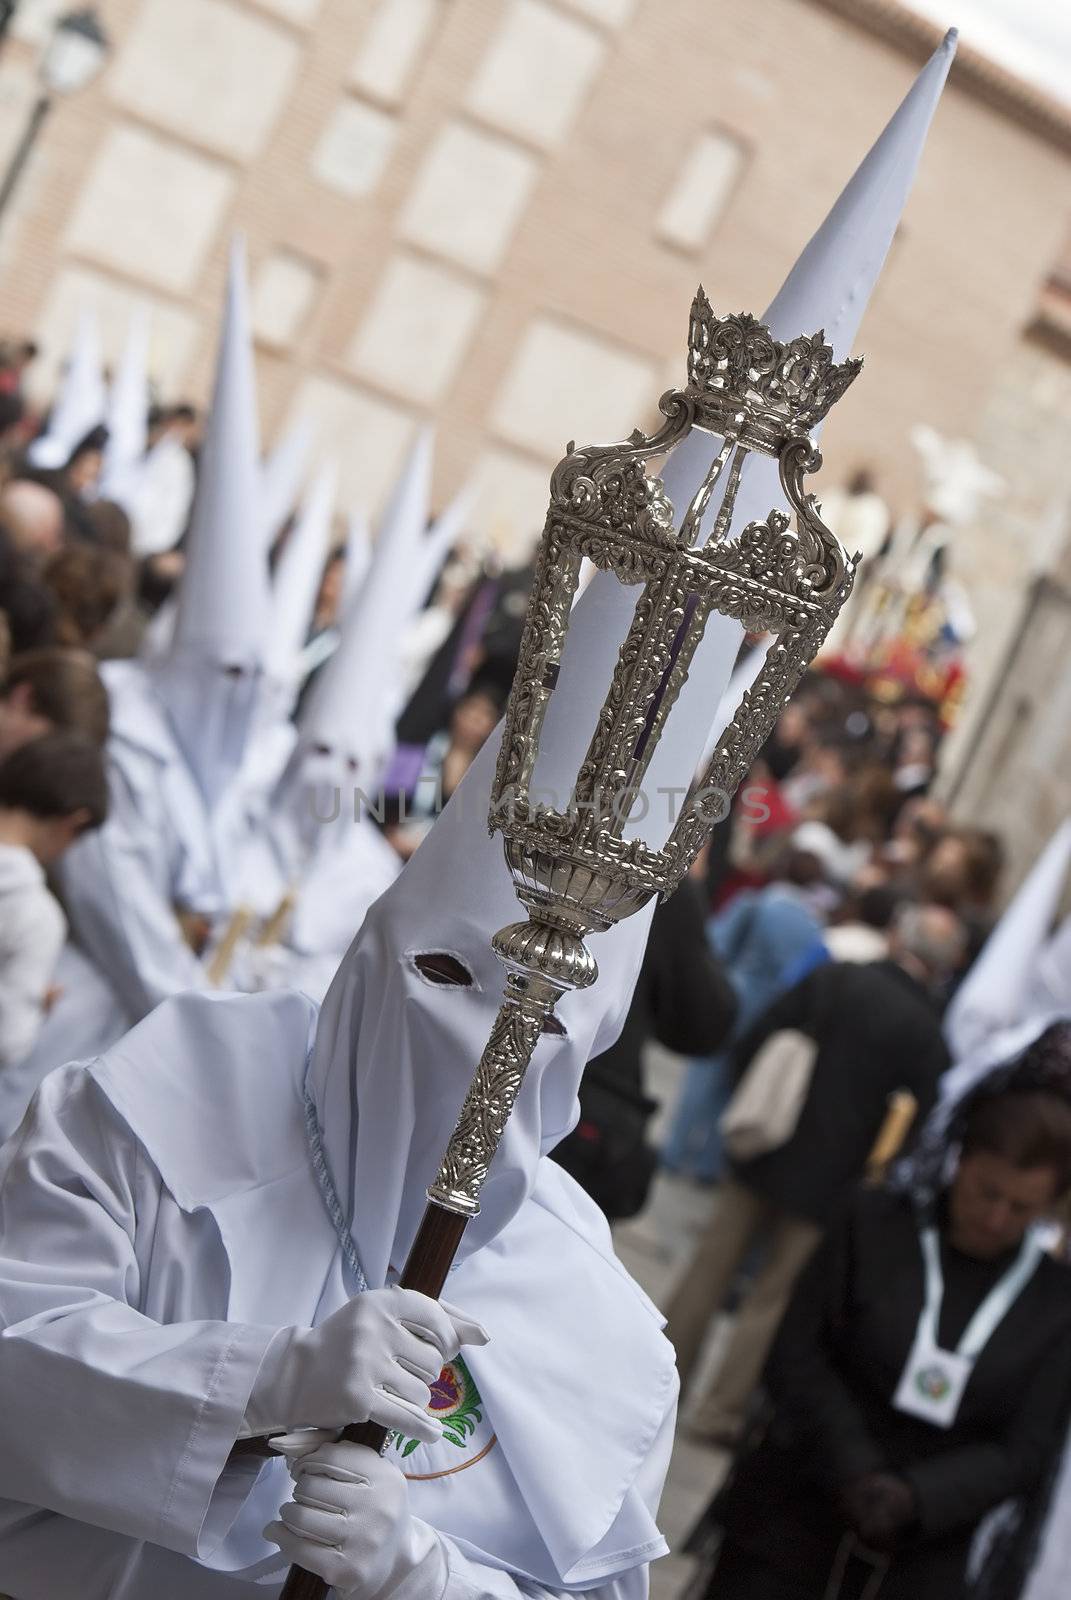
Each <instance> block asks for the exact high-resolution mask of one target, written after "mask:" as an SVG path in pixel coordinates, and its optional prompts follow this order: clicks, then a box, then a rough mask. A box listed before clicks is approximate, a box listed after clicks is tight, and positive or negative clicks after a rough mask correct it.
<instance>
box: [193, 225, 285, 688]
mask: <svg viewBox="0 0 1071 1600" xmlns="http://www.w3.org/2000/svg"><path fill="white" fill-rule="evenodd" d="M257 432H258V429H257V403H256V381H255V376H254V369H253V346H252V340H251V337H250V325H249V306H248V290H247V286H246V269H245V249H244V247H243V245H242V244H241V243H240V242H238V241H236V242H235V244H234V246H233V249H232V251H231V262H230V273H229V276H228V280H227V299H226V306H225V309H224V313H223V327H222V330H221V332H220V343H219V355H218V358H217V363H216V379H215V387H214V389H213V392H212V408H211V411H210V412H209V416H208V421H207V423H206V426H205V436H204V443H203V445H202V447H201V459H200V470H199V472H198V478H197V494H196V497H195V499H194V503H193V518H192V521H191V523H190V534H189V538H188V540H187V545H186V570H185V572H184V573H183V578H182V586H181V590H180V593H179V608H178V617H177V619H176V622H175V645H176V647H179V646H183V647H185V648H187V649H191V650H194V651H196V652H197V653H198V654H199V655H201V656H203V657H205V658H207V659H210V660H212V661H215V662H224V663H228V664H230V663H235V662H238V663H242V664H243V665H250V666H253V665H259V664H260V663H262V661H263V657H264V649H265V645H266V642H267V628H268V616H269V609H270V589H269V582H268V566H267V554H266V551H265V548H264V539H263V536H262V533H261V518H260V468H259V456H260V452H259V447H258V442H257Z"/></svg>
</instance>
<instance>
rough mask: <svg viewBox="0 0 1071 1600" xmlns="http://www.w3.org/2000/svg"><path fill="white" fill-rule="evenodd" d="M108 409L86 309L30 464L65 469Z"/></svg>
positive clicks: (94, 324) (97, 339) (95, 337)
mask: <svg viewBox="0 0 1071 1600" xmlns="http://www.w3.org/2000/svg"><path fill="white" fill-rule="evenodd" d="M107 408H108V396H107V393H106V391H105V387H104V373H103V369H102V366H101V358H100V335H99V333H98V331H97V319H96V316H95V315H94V313H93V312H92V311H90V310H89V309H88V308H87V309H86V310H85V311H83V312H82V315H81V317H80V318H79V321H78V329H77V332H76V334H75V339H74V345H73V347H72V349H71V357H70V361H69V362H68V364H67V370H66V372H65V373H64V374H63V377H62V379H61V381H60V386H59V392H58V393H57V395H56V401H55V404H54V406H53V408H52V415H51V416H50V417H49V419H48V429H47V432H45V433H44V434H42V436H41V437H40V438H39V439H35V440H34V442H33V444H31V446H30V448H29V451H28V452H27V454H28V456H29V459H30V461H31V462H32V464H33V465H34V466H35V467H46V468H53V467H64V466H66V464H67V462H68V461H69V460H70V456H71V452H72V451H73V449H74V447H75V445H77V444H79V443H80V442H81V440H83V439H84V438H85V436H86V434H87V433H88V432H89V431H90V429H91V428H95V427H97V426H98V424H100V423H102V422H103V421H104V417H105V413H106V411H107Z"/></svg>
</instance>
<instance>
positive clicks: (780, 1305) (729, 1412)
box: [666, 906, 963, 1444]
mask: <svg viewBox="0 0 1071 1600" xmlns="http://www.w3.org/2000/svg"><path fill="white" fill-rule="evenodd" d="M962 946H963V931H962V928H961V926H960V924H959V922H958V920H957V919H956V917H955V916H954V915H953V913H952V912H950V911H947V910H945V909H944V908H943V907H939V906H905V907H904V908H902V910H901V912H900V914H899V916H898V918H897V920H896V922H895V924H894V928H893V932H892V936H891V941H890V959H889V960H888V961H877V962H871V963H867V964H865V965H861V964H858V963H855V962H843V963H842V962H832V963H827V964H825V965H822V966H820V967H817V968H816V969H815V970H814V971H813V972H811V973H810V974H809V975H808V976H807V977H806V978H804V979H803V981H802V982H800V983H798V984H797V985H796V986H795V987H794V988H793V989H790V990H789V991H788V992H787V993H786V994H784V995H782V997H781V998H780V999H779V1000H777V1001H775V1002H774V1004H773V1005H772V1006H771V1007H770V1008H769V1009H768V1010H767V1011H766V1012H765V1014H764V1015H763V1016H762V1018H761V1019H760V1020H759V1021H758V1023H757V1024H756V1025H755V1026H754V1027H753V1028H752V1029H751V1030H750V1032H749V1033H747V1034H746V1035H745V1036H744V1037H743V1038H742V1039H741V1041H740V1043H739V1045H738V1047H737V1048H736V1050H735V1052H734V1065H735V1070H736V1072H737V1075H738V1076H739V1075H740V1074H742V1072H743V1071H744V1070H745V1069H746V1067H747V1065H748V1063H749V1062H750V1061H751V1060H752V1059H753V1057H754V1056H755V1054H756V1053H757V1051H758V1050H759V1048H760V1047H761V1046H762V1044H763V1043H764V1042H765V1041H766V1040H767V1039H768V1038H769V1037H770V1036H771V1035H772V1034H775V1033H777V1032H779V1031H781V1030H782V1029H798V1030H799V1031H800V1032H802V1033H803V1034H805V1035H806V1036H807V1037H809V1038H810V1039H813V1040H814V1041H815V1043H816V1045H817V1054H816V1058H815V1064H814V1071H813V1075H812V1077H811V1080H810V1083H809V1085H808V1088H807V1093H806V1096H805V1098H804V1101H803V1105H802V1108H801V1111H800V1115H799V1120H798V1122H797V1123H796V1128H795V1132H794V1133H793V1134H792V1136H791V1137H790V1138H789V1139H788V1140H787V1142H786V1143H784V1144H782V1145H780V1146H779V1147H778V1148H776V1149H774V1150H771V1151H769V1152H767V1153H765V1154H763V1155H760V1156H756V1157H754V1158H752V1159H751V1160H749V1161H746V1162H736V1163H734V1164H733V1167H732V1173H731V1176H730V1178H729V1179H728V1181H727V1182H726V1183H725V1184H723V1186H722V1188H721V1191H720V1193H719V1196H718V1203H717V1206H716V1208H715V1212H714V1216H713V1218H712V1220H711V1222H710V1224H709V1226H708V1228H707V1231H706V1232H705V1234H704V1235H703V1236H702V1238H701V1239H700V1242H699V1245H698V1247H697V1249H696V1252H695V1255H694V1256H693V1258H692V1260H691V1262H690V1263H689V1266H688V1268H687V1270H686V1273H685V1275H684V1278H683V1281H682V1282H681V1284H680V1287H679V1288H678V1290H677V1292H676V1294H675V1295H674V1297H673V1299H672V1301H671V1303H670V1306H669V1310H668V1324H667V1328H666V1333H667V1335H668V1337H669V1338H670V1340H671V1341H672V1343H673V1345H674V1346H675V1348H676V1351H677V1365H678V1368H679V1370H680V1374H681V1382H682V1385H683V1384H684V1383H686V1382H687V1381H688V1379H689V1377H691V1376H692V1374H693V1371H694V1368H695V1365H696V1361H697V1358H698V1356H699V1352H700V1349H701V1347H702V1344H703V1340H704V1337H705V1335H706V1331H707V1328H708V1326H709V1324H710V1321H711V1318H712V1317H713V1316H714V1315H715V1314H716V1313H717V1312H718V1311H720V1309H721V1307H722V1305H723V1303H724V1301H725V1299H726V1297H727V1296H728V1294H729V1291H730V1289H731V1287H732V1284H733V1280H734V1278H735V1276H736V1274H737V1272H738V1271H739V1269H740V1267H741V1266H742V1264H743V1263H744V1261H745V1260H746V1258H747V1257H748V1256H749V1254H750V1253H751V1252H752V1250H753V1249H754V1248H755V1247H756V1246H758V1245H760V1244H761V1245H762V1246H763V1248H764V1255H763V1258H762V1263H761V1266H760V1268H759V1270H758V1273H757V1275H756V1277H755V1280H754V1282H753V1284H752V1285H751V1287H750V1289H749V1290H748V1292H747V1294H746V1295H745V1297H744V1299H743V1301H742V1303H741V1306H740V1309H739V1314H738V1316H737V1321H736V1326H735V1328H734V1330H733V1333H732V1336H731V1338H730V1340H729V1342H728V1345H727V1348H726V1351H725V1354H724V1357H723V1360H722V1363H721V1367H720V1369H719V1371H718V1373H717V1375H716V1377H715V1379H714V1383H713V1385H712V1387H711V1388H710V1389H709V1390H708V1392H707V1394H706V1395H705V1397H704V1398H703V1400H702V1402H701V1403H700V1405H699V1407H698V1408H697V1409H696V1411H695V1412H694V1414H693V1417H692V1419H691V1423H690V1431H691V1432H692V1433H693V1434H694V1435H695V1436H697V1437H700V1438H704V1439H707V1440H709V1441H711V1442H715V1443H719V1444H732V1443H735V1441H736V1439H737V1438H738V1437H739V1436H740V1433H741V1431H742V1428H743V1425H744V1421H745V1418H746V1415H747V1408H748V1404H749V1401H750V1399H751V1396H752V1393H753V1392H754V1389H755V1386H756V1384H757V1382H758V1379H759V1374H760V1373H761V1371H762V1366H763V1362H764V1361H765V1359H766V1355H767V1352H768V1351H769V1348H770V1345H771V1343H772V1341H773V1338H774V1335H775V1334H776V1332H777V1327H778V1324H779V1322H780V1320H781V1317H782V1315H783V1313H784V1309H785V1306H786V1305H787V1304H788V1299H789V1296H790V1294H791V1292H792V1289H793V1287H794V1285H795V1282H796V1279H797V1277H798V1276H799V1274H800V1272H801V1271H802V1269H803V1267H804V1266H805V1265H806V1263H807V1261H808V1259H809V1257H810V1256H811V1254H812V1252H813V1251H814V1249H815V1248H816V1247H817V1245H818V1243H819V1241H820V1239H821V1237H822V1232H823V1230H824V1228H825V1227H826V1225H827V1223H828V1222H829V1219H830V1217H831V1216H832V1215H833V1214H834V1212H835V1211H836V1208H837V1206H838V1203H839V1202H840V1201H841V1200H842V1199H843V1198H844V1196H845V1194H846V1193H847V1192H848V1191H849V1190H850V1189H851V1188H852V1186H853V1185H854V1184H855V1183H856V1182H857V1180H858V1179H859V1178H860V1177H861V1176H862V1174H863V1171H864V1169H865V1167H866V1162H867V1157H868V1156H869V1154H870V1152H871V1149H872V1148H873V1145H874V1141H875V1139H876V1138H877V1135H878V1133H879V1132H880V1131H881V1127H882V1124H883V1122H884V1120H885V1116H886V1112H887V1108H888V1105H889V1101H890V1098H891V1097H892V1095H893V1094H894V1093H896V1092H897V1091H900V1090H907V1091H909V1092H910V1093H911V1094H912V1095H914V1097H915V1099H916V1100H917V1101H918V1105H919V1111H920V1114H921V1115H925V1114H926V1113H927V1112H928V1111H929V1109H930V1107H931V1106H932V1105H933V1103H934V1100H935V1098H936V1094H937V1082H938V1079H939V1078H940V1076H941V1074H942V1072H944V1070H945V1068H946V1067H947V1065H948V1052H947V1049H946V1047H945V1043H944V1039H943V1037H942V1034H941V1025H940V1020H939V1017H938V1014H937V1010H936V1008H935V1006H934V1005H933V1003H932V1001H931V999H930V993H929V991H930V990H931V989H933V988H939V987H940V986H941V985H942V984H943V982H944V981H945V980H946V978H947V974H948V973H949V971H951V970H952V969H954V967H955V965H956V963H957V961H958V960H959V958H960V955H961V952H962Z"/></svg>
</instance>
